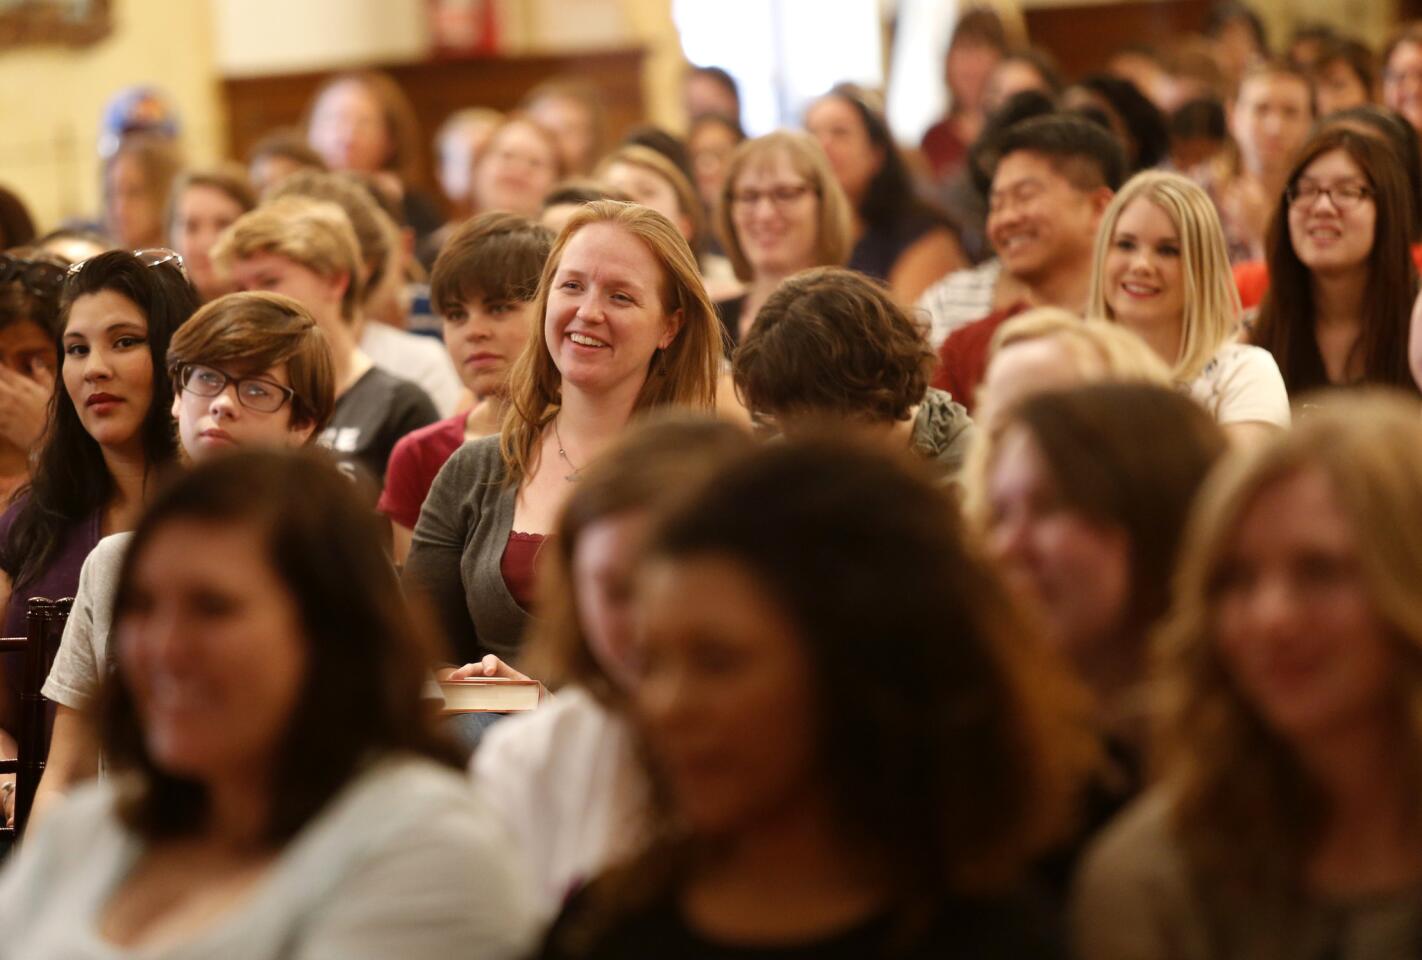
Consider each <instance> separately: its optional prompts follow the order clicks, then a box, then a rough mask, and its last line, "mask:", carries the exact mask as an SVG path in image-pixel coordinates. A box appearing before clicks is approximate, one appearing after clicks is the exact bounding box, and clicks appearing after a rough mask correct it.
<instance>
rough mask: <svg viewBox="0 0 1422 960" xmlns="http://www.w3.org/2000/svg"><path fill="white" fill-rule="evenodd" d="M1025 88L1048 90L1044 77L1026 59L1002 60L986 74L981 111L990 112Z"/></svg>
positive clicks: (1044, 91)
mask: <svg viewBox="0 0 1422 960" xmlns="http://www.w3.org/2000/svg"><path fill="white" fill-rule="evenodd" d="M1026 90H1040V91H1041V92H1043V93H1048V92H1050V88H1049V87H1048V86H1047V81H1046V79H1045V78H1044V77H1043V76H1042V75H1041V74H1040V73H1038V72H1037V68H1036V67H1034V66H1032V64H1030V63H1028V62H1027V61H1026V60H1003V61H1001V62H999V63H998V64H997V66H996V67H994V68H993V71H992V73H990V74H989V75H988V80H987V84H986V86H985V88H984V91H983V111H984V112H985V113H992V112H993V111H994V110H996V109H997V108H998V107H1000V106H1002V105H1003V104H1004V103H1005V102H1007V100H1008V99H1009V98H1010V97H1012V96H1013V95H1014V94H1018V93H1022V92H1024V91H1026Z"/></svg>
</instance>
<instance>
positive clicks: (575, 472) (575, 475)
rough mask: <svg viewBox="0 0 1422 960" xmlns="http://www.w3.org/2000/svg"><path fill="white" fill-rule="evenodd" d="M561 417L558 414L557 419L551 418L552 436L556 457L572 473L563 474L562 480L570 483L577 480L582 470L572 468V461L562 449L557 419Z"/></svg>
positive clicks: (561, 437) (575, 467)
mask: <svg viewBox="0 0 1422 960" xmlns="http://www.w3.org/2000/svg"><path fill="white" fill-rule="evenodd" d="M561 416H562V414H559V415H558V416H557V417H554V418H553V436H554V438H555V439H556V440H557V441H558V456H560V457H562V458H563V462H564V463H566V464H567V465H568V469H569V470H571V471H573V472H572V473H569V474H565V475H564V477H563V479H564V480H566V481H568V482H569V483H572V482H573V481H575V480H577V479H578V474H580V473H582V472H583V468H582V467H578V466H574V465H573V461H571V460H569V459H568V451H566V450H564V449H563V435H562V434H561V433H559V432H558V419H559V417H561Z"/></svg>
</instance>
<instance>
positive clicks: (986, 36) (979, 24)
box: [948, 7, 1008, 53]
mask: <svg viewBox="0 0 1422 960" xmlns="http://www.w3.org/2000/svg"><path fill="white" fill-rule="evenodd" d="M960 43H977V44H979V45H981V46H985V47H992V48H994V49H995V50H999V51H1001V52H1003V53H1006V52H1007V48H1008V43H1007V28H1006V27H1004V26H1003V24H1002V17H1000V16H998V14H997V11H995V10H993V9H991V8H990V7H972V8H970V9H968V10H965V11H963V15H962V16H961V17H959V18H958V22H957V24H955V25H954V27H953V36H952V38H951V39H950V40H949V41H948V52H951V51H952V49H953V48H954V47H955V46H957V45H958V44H960Z"/></svg>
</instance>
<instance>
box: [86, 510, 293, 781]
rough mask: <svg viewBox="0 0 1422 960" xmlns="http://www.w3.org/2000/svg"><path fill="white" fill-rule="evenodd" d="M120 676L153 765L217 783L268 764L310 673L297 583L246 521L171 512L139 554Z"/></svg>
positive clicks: (255, 773)
mask: <svg viewBox="0 0 1422 960" xmlns="http://www.w3.org/2000/svg"><path fill="white" fill-rule="evenodd" d="M136 561H137V562H136V564H135V566H134V568H133V571H132V574H131V576H132V580H131V583H130V587H131V590H130V593H129V602H128V603H127V605H126V607H125V608H124V609H123V610H121V611H118V612H117V615H116V618H115V625H114V633H115V636H116V638H117V655H118V667H119V673H120V675H121V677H122V679H123V682H124V683H125V684H126V685H127V686H128V688H129V690H130V691H131V693H132V696H133V700H134V704H135V707H136V709H137V712H138V717H139V722H140V724H141V726H142V728H143V736H144V742H145V744H146V746H147V749H148V753H149V755H150V756H151V757H152V759H153V762H154V764H155V765H156V766H157V767H158V768H159V769H161V770H163V771H165V772H167V773H170V774H173V775H176V776H180V777H191V778H193V779H196V780H199V781H204V782H211V781H213V780H216V779H229V780H230V779H231V778H233V777H239V776H250V777H252V778H253V780H254V781H255V782H258V783H260V782H262V780H263V779H264V777H265V775H266V774H268V773H269V772H270V769H271V763H272V760H273V758H274V756H275V754H276V751H277V750H278V748H279V745H280V743H281V740H282V737H283V734H284V732H285V730H286V727H287V724H288V722H289V721H290V718H291V714H292V711H293V709H294V708H295V706H296V703H297V698H298V696H299V693H300V689H301V685H302V681H303V678H304V676H305V671H306V659H307V655H306V642H305V639H304V637H305V634H304V630H303V628H302V624H301V620H300V615H299V611H298V608H297V605H296V602H295V599H294V598H293V597H292V595H291V592H290V591H289V590H288V589H287V588H286V586H285V585H284V584H283V583H282V582H281V581H280V580H279V579H278V578H277V576H276V574H275V572H274V571H273V570H272V568H271V565H270V563H269V562H268V559H267V550H266V546H265V544H263V543H262V542H261V540H260V534H259V533H258V532H257V531H255V530H253V529H251V528H250V527H249V526H247V525H244V524H233V523H226V524H224V523H209V522H201V523H200V522H196V521H191V520H173V521H169V522H168V523H167V524H165V525H164V526H163V527H162V528H161V529H160V530H159V531H158V532H156V533H155V535H154V536H153V538H152V539H151V540H150V541H149V542H148V544H147V547H146V549H145V550H144V551H143V553H142V554H141V555H140V556H139V557H137V558H136Z"/></svg>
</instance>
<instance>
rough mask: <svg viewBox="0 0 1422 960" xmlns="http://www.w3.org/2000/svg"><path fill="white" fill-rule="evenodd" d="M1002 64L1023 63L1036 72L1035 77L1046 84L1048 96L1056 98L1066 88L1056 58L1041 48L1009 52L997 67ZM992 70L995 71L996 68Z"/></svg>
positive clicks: (1025, 48) (1023, 48) (1027, 48)
mask: <svg viewBox="0 0 1422 960" xmlns="http://www.w3.org/2000/svg"><path fill="white" fill-rule="evenodd" d="M1004 63H1025V64H1027V66H1029V67H1031V68H1032V69H1033V70H1035V71H1037V76H1039V77H1041V78H1042V82H1043V83H1044V84H1046V86H1047V90H1046V93H1047V94H1048V95H1050V96H1053V97H1055V96H1057V95H1058V94H1060V93H1061V92H1062V88H1063V87H1065V86H1066V84H1065V83H1064V82H1063V81H1062V68H1061V66H1060V65H1058V63H1057V61H1056V58H1055V57H1053V56H1052V55H1051V53H1049V52H1048V51H1046V50H1044V49H1042V48H1041V47H1020V48H1018V49H1016V50H1011V51H1009V52H1008V53H1006V54H1004V55H1003V58H1002V59H1001V60H999V61H998V62H997V66H998V67H1001V66H1002V65H1003V64H1004ZM993 69H997V67H994V68H993Z"/></svg>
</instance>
